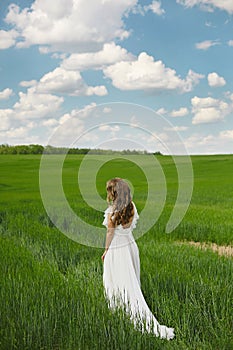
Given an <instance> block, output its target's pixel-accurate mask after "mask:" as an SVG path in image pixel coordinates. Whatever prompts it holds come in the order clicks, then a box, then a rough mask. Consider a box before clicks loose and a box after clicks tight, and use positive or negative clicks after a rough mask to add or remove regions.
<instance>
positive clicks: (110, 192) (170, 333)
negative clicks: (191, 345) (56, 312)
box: [101, 178, 174, 340]
mask: <svg viewBox="0 0 233 350" xmlns="http://www.w3.org/2000/svg"><path fill="white" fill-rule="evenodd" d="M107 201H108V203H109V207H108V209H107V210H106V211H105V214H104V221H103V225H105V226H106V227H107V234H106V243H105V251H104V253H103V255H102V257H101V258H102V260H103V262H104V273H103V283H104V288H105V293H106V297H107V299H108V302H109V306H110V308H113V309H114V308H115V307H117V306H123V307H125V310H126V312H128V314H129V315H130V318H131V320H132V321H133V322H134V325H135V327H137V326H138V325H141V327H142V330H143V331H144V330H145V329H146V330H147V331H148V332H153V333H154V334H155V335H156V336H160V338H165V339H168V340H170V339H172V338H173V337H174V329H173V328H168V327H166V326H163V325H160V324H159V323H158V321H157V320H156V318H155V317H154V316H153V314H152V312H151V311H150V309H149V307H148V305H147V303H146V301H145V299H144V297H143V294H142V291H141V288H140V260H139V252H138V247H137V244H136V242H135V240H134V237H133V234H132V231H133V229H134V228H135V227H136V222H137V220H138V218H139V216H138V213H137V209H136V207H135V204H134V203H133V202H132V198H131V194H130V189H129V186H128V184H127V183H126V182H125V181H123V180H122V179H120V178H114V179H112V180H109V181H108V182H107Z"/></svg>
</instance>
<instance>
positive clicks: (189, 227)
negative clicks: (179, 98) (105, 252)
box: [0, 155, 233, 350]
mask: <svg viewBox="0 0 233 350" xmlns="http://www.w3.org/2000/svg"><path fill="white" fill-rule="evenodd" d="M93 157H94V156H93ZM92 159H93V158H92ZM92 159H91V158H90V162H91V161H92ZM157 159H158V160H159V161H160V163H161V165H162V167H163V170H164V173H165V174H166V179H167V187H168V194H167V201H166V206H165V208H164V210H163V213H162V215H161V217H160V218H159V220H158V222H157V223H156V224H155V226H154V227H153V228H151V229H150V231H149V232H148V233H146V234H145V235H143V236H142V237H141V238H139V239H138V240H137V243H138V246H139V251H140V258H141V283H142V290H143V293H144V295H145V298H146V301H147V302H148V304H149V306H150V308H151V310H152V311H153V313H154V314H155V315H156V317H157V318H158V320H159V322H160V323H161V324H166V325H168V326H170V327H174V328H175V331H176V338H175V339H174V340H172V341H170V342H168V341H166V340H160V339H157V338H155V337H154V336H152V335H149V334H141V333H140V332H137V331H135V329H134V327H133V326H132V324H131V323H130V321H129V319H128V318H127V317H126V316H125V314H124V313H123V312H122V311H121V310H118V311H117V312H115V313H112V312H111V311H110V310H109V309H108V307H107V304H106V301H105V299H104V291H103V285H102V262H101V259H100V256H101V254H102V249H99V248H91V247H86V246H82V245H80V244H78V243H76V242H74V241H72V240H69V239H68V238H67V237H66V236H65V235H63V234H62V233H61V232H59V230H58V229H57V228H56V227H55V226H54V225H53V223H52V222H51V221H50V219H49V218H48V216H47V214H46V211H45V209H44V207H43V204H42V201H41V198H40V191H39V165H40V156H37V155H35V156H31V155H27V156H21V155H18V156H1V157H0V169H1V173H0V190H1V192H0V195H1V197H0V273H1V280H0V349H1V350H11V349H20V350H21V349H23V350H27V349H28V350H34V349H35V350H39V349H41V350H42V349H59V350H76V349H81V350H83V349H103V348H107V349H116V350H119V349H127V350H128V349H181V350H182V349H185V350H186V349H197V350H200V349H201V350H202V349H208V350H210V349H211V350H212V349H216V350H218V349H226V350H228V349H229V350H231V349H233V335H232V327H233V317H232V300H233V291H232V280H233V260H232V259H230V258H226V257H219V256H218V255H217V254H215V253H212V252H210V251H202V250H198V249H196V248H194V247H190V246H186V245H177V244H176V241H177V240H183V239H187V240H197V241H203V242H204V241H209V242H216V243H217V244H233V234H232V232H233V222H232V214H233V210H232V208H233V192H232V191H233V188H232V172H233V156H230V155H229V156H195V157H192V162H193V169H194V176H195V183H194V192H193V197H192V201H191V205H190V208H189V210H188V212H187V214H186V216H185V218H184V219H183V220H182V222H181V224H180V225H179V226H178V227H177V229H176V230H175V231H174V232H173V233H171V234H165V233H164V230H165V226H166V222H167V219H168V217H169V215H170V213H171V212H172V208H173V206H174V203H175V198H176V194H177V188H178V186H177V174H176V171H175V167H174V163H173V161H172V158H170V157H158V158H157ZM81 160H82V156H68V158H67V159H66V161H65V164H64V171H63V180H64V190H65V193H66V196H67V198H68V200H69V203H70V205H71V206H72V208H73V209H74V211H76V212H77V213H78V214H79V215H80V216H81V217H83V219H86V220H87V221H88V222H90V223H95V224H96V225H98V226H101V221H102V213H101V211H96V210H94V209H92V208H89V207H88V205H87V204H86V203H85V202H84V200H83V199H82V197H81V194H80V191H79V188H78V186H77V172H78V168H79V165H80V163H81ZM113 176H121V177H124V178H128V179H129V180H130V181H131V182H132V183H133V185H134V201H135V203H136V205H137V207H138V209H139V211H141V210H142V209H143V207H144V205H145V200H146V191H147V183H146V178H145V175H144V174H143V172H142V171H141V169H139V167H137V166H136V165H134V164H133V163H132V162H127V161H125V160H120V159H116V160H114V161H111V162H108V163H106V164H105V165H104V166H103V167H102V168H101V169H100V170H99V172H98V175H97V189H98V192H99V194H100V195H101V196H102V198H105V182H106V180H107V179H109V178H110V177H113Z"/></svg>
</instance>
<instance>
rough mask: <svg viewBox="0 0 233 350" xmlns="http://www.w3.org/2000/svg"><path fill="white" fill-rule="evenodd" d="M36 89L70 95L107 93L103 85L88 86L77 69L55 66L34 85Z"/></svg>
mask: <svg viewBox="0 0 233 350" xmlns="http://www.w3.org/2000/svg"><path fill="white" fill-rule="evenodd" d="M36 90H37V91H38V92H39V93H55V94H56V93H61V94H68V95H70V96H82V95H86V96H91V95H97V96H104V95H106V94H107V89H106V87H105V86H103V85H100V86H88V85H87V84H86V83H85V82H84V80H83V78H82V77H81V74H80V73H79V72H78V71H73V70H66V69H64V68H62V67H57V68H55V69H54V70H53V71H52V72H49V73H47V74H45V75H44V76H43V77H42V78H41V79H40V81H39V82H38V84H37V85H36Z"/></svg>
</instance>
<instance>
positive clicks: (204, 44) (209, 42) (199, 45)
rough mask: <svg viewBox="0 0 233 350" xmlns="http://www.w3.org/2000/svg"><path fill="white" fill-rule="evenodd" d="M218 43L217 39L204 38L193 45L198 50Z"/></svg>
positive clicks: (206, 48)
mask: <svg viewBox="0 0 233 350" xmlns="http://www.w3.org/2000/svg"><path fill="white" fill-rule="evenodd" d="M219 44H220V43H219V41H218V40H205V41H201V42H199V43H196V44H195V46H196V48H197V49H198V50H208V49H209V48H210V47H212V46H215V45H219Z"/></svg>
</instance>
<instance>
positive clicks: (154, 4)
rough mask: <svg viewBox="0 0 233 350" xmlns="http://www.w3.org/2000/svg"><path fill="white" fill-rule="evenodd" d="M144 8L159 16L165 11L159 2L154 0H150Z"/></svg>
mask: <svg viewBox="0 0 233 350" xmlns="http://www.w3.org/2000/svg"><path fill="white" fill-rule="evenodd" d="M144 9H145V10H146V11H148V10H151V11H152V12H153V13H155V14H156V15H159V16H161V15H163V14H164V13H165V10H164V9H163V8H162V7H161V2H160V1H156V0H154V1H152V3H151V4H150V5H148V6H144Z"/></svg>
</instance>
